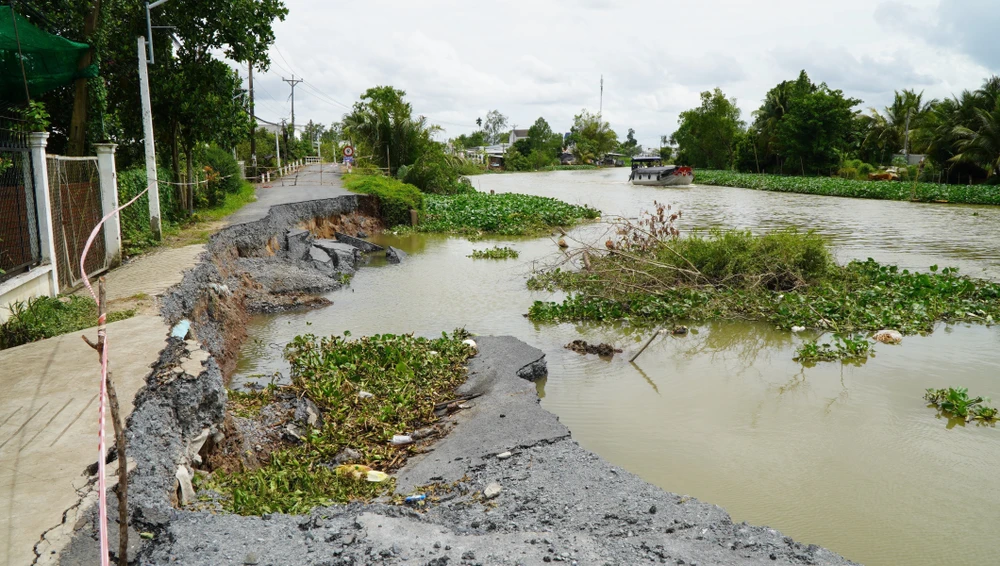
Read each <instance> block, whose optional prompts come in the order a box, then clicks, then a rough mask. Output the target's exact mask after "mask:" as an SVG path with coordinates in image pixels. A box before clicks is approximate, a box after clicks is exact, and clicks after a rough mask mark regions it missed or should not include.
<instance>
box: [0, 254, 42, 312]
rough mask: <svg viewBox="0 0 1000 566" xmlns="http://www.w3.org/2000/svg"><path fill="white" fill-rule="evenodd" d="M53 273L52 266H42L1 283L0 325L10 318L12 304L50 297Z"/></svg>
mask: <svg viewBox="0 0 1000 566" xmlns="http://www.w3.org/2000/svg"><path fill="white" fill-rule="evenodd" d="M51 272H52V265H51V264H47V265H42V266H40V267H36V268H34V269H32V270H31V271H29V272H27V273H23V274H21V275H18V276H17V277H13V278H11V279H8V280H7V281H4V282H3V283H0V323H2V322H5V321H6V320H7V319H8V318H10V309H9V308H8V307H9V306H10V304H11V303H16V302H17V301H27V300H28V299H33V298H35V297H40V296H42V295H48V294H49V291H50V287H49V273H51Z"/></svg>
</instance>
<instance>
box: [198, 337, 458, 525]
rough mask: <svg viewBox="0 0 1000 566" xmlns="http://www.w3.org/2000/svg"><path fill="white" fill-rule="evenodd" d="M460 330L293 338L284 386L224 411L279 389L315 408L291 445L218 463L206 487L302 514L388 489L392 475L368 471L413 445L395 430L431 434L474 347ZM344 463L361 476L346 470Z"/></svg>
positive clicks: (241, 409)
mask: <svg viewBox="0 0 1000 566" xmlns="http://www.w3.org/2000/svg"><path fill="white" fill-rule="evenodd" d="M467 337H468V334H467V333H465V332H464V331H456V332H455V333H453V334H452V335H444V334H443V335H442V336H441V337H440V338H436V339H426V338H418V337H414V336H412V335H401V336H396V335H392V334H382V335H376V336H368V337H364V338H361V339H358V340H350V339H348V337H347V336H346V335H345V336H344V337H339V336H332V337H329V338H317V337H316V336H313V335H305V336H298V337H296V338H295V339H294V340H293V341H292V342H291V343H290V344H289V345H288V346H287V348H286V350H285V357H286V358H287V359H288V361H289V362H290V363H291V378H292V384H291V385H289V386H287V387H284V388H269V389H268V390H266V391H264V392H260V393H251V394H238V395H236V396H234V398H233V399H232V400H231V401H230V409H231V410H233V411H234V412H235V413H236V414H237V416H245V417H253V416H254V415H256V414H259V413H261V412H262V411H263V410H264V407H265V405H266V404H267V403H268V402H270V401H271V400H272V399H277V398H278V397H281V396H283V397H284V398H291V399H293V400H298V399H304V400H307V401H308V402H309V403H310V405H309V406H310V407H314V408H315V411H316V412H318V414H316V415H314V416H313V418H312V420H311V423H310V425H309V426H307V427H303V430H300V431H299V432H298V433H296V434H295V436H296V442H295V443H293V444H291V446H290V447H279V448H278V449H276V450H275V451H273V452H271V453H270V455H269V456H268V457H267V458H266V460H265V461H264V462H262V464H261V465H260V466H258V467H255V468H251V467H246V466H244V469H242V470H240V471H235V472H228V473H227V472H225V471H223V470H216V471H215V472H213V473H212V475H211V477H210V479H209V480H208V482H207V485H208V486H210V487H211V488H212V489H215V490H216V491H218V492H220V493H222V494H223V495H224V496H225V499H224V506H225V508H226V509H227V510H229V511H232V512H234V513H239V514H241V515H260V514H263V513H274V512H281V513H307V512H309V510H310V509H312V508H313V507H316V506H320V505H329V504H332V503H345V502H349V501H354V500H369V499H371V498H374V497H376V496H378V495H382V494H385V493H390V492H391V491H392V489H393V485H394V484H393V481H392V480H391V479H388V480H385V481H382V480H384V479H385V478H384V477H382V476H381V474H372V473H368V472H391V471H393V470H396V469H398V468H399V467H401V466H402V465H403V464H404V463H405V462H406V459H407V458H408V457H409V455H410V454H411V453H413V452H414V450H415V447H416V446H417V444H415V443H406V444H399V443H394V442H393V440H394V437H397V438H398V437H404V436H405V437H407V438H412V439H413V440H418V439H420V438H426V437H427V436H431V435H433V434H434V433H435V431H434V429H433V428H432V425H434V423H436V422H437V421H438V418H439V417H438V416H437V415H436V414H435V411H436V410H437V408H438V406H439V405H441V404H442V403H448V402H450V401H453V400H454V399H455V393H454V391H455V388H456V387H458V386H459V385H460V384H461V383H463V382H464V381H465V379H466V368H465V365H464V364H465V360H466V359H467V358H469V357H470V356H471V355H472V354H473V353H474V349H473V348H472V347H471V346H469V345H468V344H465V343H463V342H462V340H463V339H465V338H467ZM411 442H412V441H411ZM345 455H347V456H345ZM345 460H346V461H345ZM345 465H356V466H355V469H357V470H363V471H364V472H365V474H349V473H344V470H345V469H348V468H345V467H344V466H345ZM376 476H377V477H378V478H379V479H378V481H375V480H373V479H372V478H373V477H376Z"/></svg>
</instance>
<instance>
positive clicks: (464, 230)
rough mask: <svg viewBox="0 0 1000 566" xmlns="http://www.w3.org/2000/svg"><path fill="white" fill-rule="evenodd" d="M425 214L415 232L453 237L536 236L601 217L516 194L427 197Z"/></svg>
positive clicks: (549, 200) (597, 213)
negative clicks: (436, 233)
mask: <svg viewBox="0 0 1000 566" xmlns="http://www.w3.org/2000/svg"><path fill="white" fill-rule="evenodd" d="M424 201H425V205H426V208H425V214H424V216H422V217H421V220H420V224H419V225H418V226H417V228H416V230H417V231H419V232H449V233H455V234H476V233H480V232H483V233H489V234H500V235H505V236H525V235H537V234H544V233H546V232H548V231H549V230H550V229H552V228H553V227H555V226H573V225H574V224H577V223H578V222H579V221H580V220H581V219H592V218H597V217H598V216H600V211H598V210H595V209H593V208H590V207H588V206H577V205H573V204H567V203H565V202H563V201H561V200H557V199H554V198H548V197H537V196H532V195H521V194H516V193H501V194H495V195H494V194H488V193H466V194H458V195H426V196H425V198H424Z"/></svg>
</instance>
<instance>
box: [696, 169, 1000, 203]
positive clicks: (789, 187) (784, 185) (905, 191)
mask: <svg viewBox="0 0 1000 566" xmlns="http://www.w3.org/2000/svg"><path fill="white" fill-rule="evenodd" d="M695 180H696V182H697V183H698V184H699V185H717V186H721V187H740V188H745V189H754V190H760V191H777V192H783V193H804V194H810V195H825V196H838V197H853V198H868V199H880V200H910V199H911V198H912V197H913V196H914V195H916V200H919V201H924V202H952V203H964V204H1000V186H995V185H993V186H991V185H944V184H938V183H916V184H914V183H911V182H895V181H855V180H853V179H843V178H838V177H789V176H782V175H758V174H754V173H736V172H734V171H709V170H698V171H697V173H696V176H695Z"/></svg>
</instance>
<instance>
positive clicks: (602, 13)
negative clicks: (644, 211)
mask: <svg viewBox="0 0 1000 566" xmlns="http://www.w3.org/2000/svg"><path fill="white" fill-rule="evenodd" d="M286 2H287V5H288V8H289V10H290V13H289V16H288V18H287V20H286V21H285V22H281V23H278V24H277V25H276V26H275V28H276V33H277V44H276V49H272V60H273V65H272V70H271V71H270V72H269V73H266V74H264V75H263V76H258V77H257V80H256V81H255V83H256V86H258V89H257V99H258V108H257V111H258V112H257V113H258V115H260V116H261V117H262V118H267V119H274V118H288V117H289V103H288V101H287V97H288V92H289V89H288V85H287V84H285V83H283V82H282V81H281V77H282V75H283V76H285V77H288V76H289V75H290V74H291V73H292V72H295V73H296V75H297V76H298V75H299V74H301V76H303V77H304V78H305V79H306V81H307V84H306V85H304V86H303V85H300V86H299V87H297V88H296V100H295V102H296V104H295V106H296V120H297V121H298V122H299V123H303V122H305V121H307V120H308V119H313V120H318V121H322V122H324V123H329V122H332V121H336V120H339V119H340V118H341V116H342V115H343V113H344V112H345V111H346V109H345V108H344V107H342V106H340V105H338V104H337V102H340V103H343V104H345V105H347V106H349V105H351V104H352V103H353V102H354V101H356V100H357V98H358V96H359V95H360V94H361V93H362V92H363V91H364V90H365V89H367V88H369V87H371V86H375V85H378V84H391V85H393V86H395V87H397V88H402V89H404V90H406V91H407V94H408V99H409V100H410V101H411V102H412V103H413V106H414V108H415V110H416V111H417V112H418V113H420V114H424V115H426V116H428V117H429V118H430V120H431V121H432V122H434V123H438V124H441V125H442V126H444V127H445V128H446V130H447V135H448V136H455V135H458V134H460V133H464V132H469V131H472V130H473V129H474V128H475V120H476V118H477V117H482V116H484V115H485V114H486V112H487V111H489V110H491V109H494V108H496V109H499V110H500V111H501V112H503V113H504V114H506V115H508V116H509V118H510V122H511V123H512V124H518V125H520V126H526V125H529V124H531V123H533V122H534V121H535V119H536V118H538V117H539V116H542V117H545V118H546V119H547V120H548V121H549V123H550V124H551V125H552V128H553V129H554V130H555V131H567V130H568V129H569V127H570V125H571V123H572V119H573V115H574V114H577V113H579V112H580V109H581V108H587V109H590V110H591V111H597V109H598V106H599V104H600V90H599V88H600V78H601V75H603V76H604V105H603V112H604V117H605V118H606V119H607V120H608V121H610V122H611V125H612V127H613V128H614V129H615V130H616V131H617V132H619V134H621V135H622V136H624V133H625V132H626V131H627V130H628V128H630V127H631V128H635V130H636V135H637V137H638V138H639V141H640V143H643V144H644V145H656V144H657V143H658V140H659V137H660V135H663V134H670V133H671V132H672V131H673V130H674V129H675V128H676V126H677V116H678V114H679V113H680V112H682V111H683V110H685V109H687V108H690V107H692V106H694V105H696V104H698V94H699V92H701V91H703V90H710V89H712V88H714V87H720V88H721V89H722V90H723V91H724V92H725V93H726V95H727V96H731V97H736V98H737V99H738V102H739V105H740V108H741V109H742V110H743V113H744V118H745V119H747V120H749V118H750V112H752V111H753V110H754V109H756V108H757V107H758V106H759V105H760V101H761V99H762V98H763V97H764V95H765V93H766V92H767V91H768V90H769V89H770V88H771V87H773V86H774V85H775V84H776V83H778V82H779V81H782V80H787V79H793V78H795V77H796V76H797V75H798V72H799V70H800V69H803V68H804V69H806V71H808V72H809V74H810V76H811V77H813V79H814V80H816V81H826V82H827V83H828V84H829V85H830V86H831V87H832V88H840V89H843V90H844V91H845V93H846V94H848V95H850V96H854V97H856V98H860V99H863V100H864V106H866V107H867V106H884V105H885V104H887V103H888V102H889V101H890V100H891V98H892V91H893V90H898V89H902V88H915V89H918V90H925V92H926V93H927V96H929V97H943V96H948V95H950V94H951V93H953V92H957V91H960V90H961V89H964V88H976V87H978V85H979V84H980V83H981V82H982V80H983V78H984V77H985V76H987V75H988V74H989V72H990V71H989V70H990V69H997V68H1000V49H994V47H993V45H992V44H991V42H992V41H993V39H992V38H993V31H994V30H995V29H998V28H1000V15H998V14H1000V11H996V10H993V9H992V7H991V6H989V4H991V2H990V1H987V0H948V2H938V1H937V0H908V1H906V2H905V3H904V2H902V1H898V0H896V1H892V2H883V3H881V4H877V5H876V4H873V3H871V2H869V1H868V0H814V1H810V2H802V1H801V0H761V1H759V2H754V3H750V2H743V1H739V0H703V1H701V2H694V1H691V0H675V1H671V2H663V1H655V0H630V1H619V2H611V1H609V0H587V1H585V2H579V1H576V2H570V1H566V0H550V1H544V0H533V1H526V0H514V1H507V2H494V3H471V2H466V3H461V4H457V5H456V4H455V3H454V2H444V1H443V0H425V1H423V2H402V1H391V0H366V2H363V3H362V2H359V3H355V4H346V3H339V2H338V3H332V2H326V1H321V0H286ZM279 50H280V54H281V55H283V56H284V58H282V57H281V56H280V55H279V54H278V51H279ZM244 74H245V73H244ZM317 93H321V94H317ZM334 101H337V102H334Z"/></svg>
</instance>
